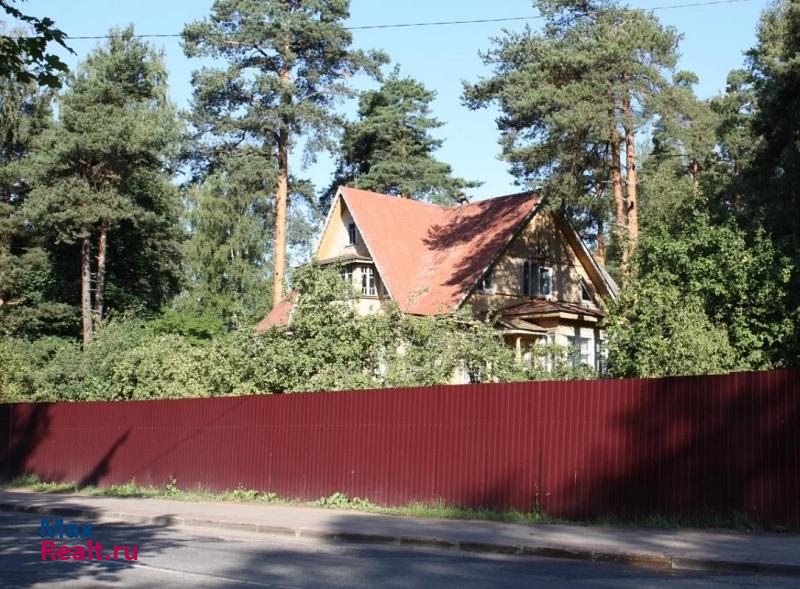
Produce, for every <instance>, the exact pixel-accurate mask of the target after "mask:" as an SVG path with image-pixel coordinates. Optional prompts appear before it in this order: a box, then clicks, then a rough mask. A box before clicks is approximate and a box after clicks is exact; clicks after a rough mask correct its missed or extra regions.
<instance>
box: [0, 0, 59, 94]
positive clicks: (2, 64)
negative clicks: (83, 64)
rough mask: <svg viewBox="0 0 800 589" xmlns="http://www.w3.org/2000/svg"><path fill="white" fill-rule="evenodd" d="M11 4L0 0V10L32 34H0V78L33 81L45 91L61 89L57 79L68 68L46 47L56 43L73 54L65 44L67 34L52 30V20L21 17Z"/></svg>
mask: <svg viewBox="0 0 800 589" xmlns="http://www.w3.org/2000/svg"><path fill="white" fill-rule="evenodd" d="M14 2H15V0H0V9H2V10H3V11H4V12H5V13H6V14H8V15H9V16H11V17H12V18H15V19H17V20H19V21H22V22H23V23H25V24H26V25H27V26H28V27H30V29H32V31H31V32H32V33H33V34H30V32H29V31H18V32H17V33H16V34H12V35H0V78H3V79H13V80H15V81H17V82H19V83H21V84H27V83H30V82H35V83H36V84H38V85H39V86H46V87H49V88H59V87H61V76H62V74H66V73H67V72H68V71H69V68H68V67H67V64H65V63H64V62H63V61H61V59H60V58H59V57H58V56H57V55H55V54H53V53H47V45H48V44H49V43H56V44H58V45H60V46H61V47H63V48H64V49H66V50H67V51H69V52H70V53H73V54H74V53H75V52H74V51H73V50H72V49H70V48H69V47H68V46H67V44H66V39H67V35H66V34H65V33H64V32H63V31H61V30H59V29H57V28H56V27H55V23H54V22H53V20H52V19H49V18H36V17H33V16H29V15H26V14H23V12H22V11H20V10H19V9H17V8H15V7H14V6H12V4H13V3H14ZM12 33H13V32H12Z"/></svg>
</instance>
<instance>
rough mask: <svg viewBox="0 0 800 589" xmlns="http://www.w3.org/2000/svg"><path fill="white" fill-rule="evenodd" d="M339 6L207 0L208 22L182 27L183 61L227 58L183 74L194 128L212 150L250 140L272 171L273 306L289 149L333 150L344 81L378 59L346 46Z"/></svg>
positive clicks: (281, 273) (296, 0) (338, 2)
mask: <svg viewBox="0 0 800 589" xmlns="http://www.w3.org/2000/svg"><path fill="white" fill-rule="evenodd" d="M348 9H349V0H309V1H305V2H303V1H301V0H264V1H262V2H252V1H251V0H216V1H215V2H214V4H213V5H212V7H211V15H210V17H209V18H208V19H206V20H203V21H200V22H196V23H193V24H190V25H188V26H187V27H186V28H185V29H184V31H183V38H184V51H185V53H186V55H187V56H189V57H211V58H215V59H223V60H225V61H227V67H226V68H224V69H215V68H205V69H203V70H200V71H199V72H196V73H195V75H194V77H193V84H194V87H195V101H196V103H197V104H198V105H200V104H202V105H203V109H202V110H203V111H204V112H203V113H202V118H201V119H198V120H197V121H195V126H198V124H200V125H202V126H200V127H198V128H199V129H200V130H201V131H202V132H204V133H205V134H206V135H207V136H208V141H209V142H210V143H211V144H212V145H213V144H216V143H219V142H221V143H223V144H225V143H228V144H229V143H230V142H231V141H237V140H238V141H239V142H240V143H244V142H250V143H252V144H253V145H255V146H257V147H259V148H260V149H262V150H263V152H264V155H263V162H264V163H265V164H269V165H270V166H271V167H272V169H274V170H275V174H274V177H275V187H274V188H275V220H274V227H275V230H274V248H273V260H274V263H273V285H272V286H273V288H272V290H273V302H274V303H277V302H279V301H280V300H281V299H282V297H283V294H284V293H283V289H284V278H285V273H286V241H287V213H288V208H289V193H290V191H291V187H290V182H291V180H292V179H291V176H290V170H289V153H290V150H291V148H292V147H293V146H297V145H298V143H299V142H300V141H301V140H302V139H305V140H306V142H305V150H306V155H307V156H308V157H313V156H314V154H315V153H317V152H318V151H319V150H320V149H323V148H326V149H330V150H333V148H334V146H333V142H332V140H331V139H332V137H333V135H334V134H335V132H336V131H338V130H339V129H340V128H341V126H342V122H341V120H340V117H339V116H338V115H337V114H336V113H335V112H334V111H333V109H332V106H333V105H334V103H335V102H336V100H337V99H339V98H341V97H345V96H349V95H351V91H350V89H349V88H348V86H347V85H346V84H345V82H346V78H348V77H351V76H353V75H354V74H356V73H357V72H359V71H366V72H367V73H369V74H371V75H375V76H377V75H378V73H379V71H378V68H379V66H380V64H382V63H384V62H385V61H386V57H385V56H384V55H383V54H381V53H377V52H373V53H370V54H366V53H364V52H361V51H353V50H351V49H350V44H351V42H352V36H351V34H350V32H349V31H348V30H347V29H346V28H345V27H344V24H343V23H344V21H345V19H347V17H348V16H349V12H348ZM195 110H196V111H197V110H198V109H197V108H196V109H195Z"/></svg>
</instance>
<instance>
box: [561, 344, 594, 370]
mask: <svg viewBox="0 0 800 589" xmlns="http://www.w3.org/2000/svg"><path fill="white" fill-rule="evenodd" d="M567 344H568V345H569V347H570V348H571V349H572V367H573V368H577V367H578V366H580V365H581V364H586V365H587V366H590V364H589V350H590V349H591V348H590V346H591V344H592V340H591V339H590V338H588V337H574V336H568V337H567Z"/></svg>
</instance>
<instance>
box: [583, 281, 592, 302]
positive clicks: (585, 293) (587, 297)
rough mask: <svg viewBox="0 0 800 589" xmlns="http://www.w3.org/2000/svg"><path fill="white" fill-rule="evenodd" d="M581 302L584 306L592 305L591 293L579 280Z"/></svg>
mask: <svg viewBox="0 0 800 589" xmlns="http://www.w3.org/2000/svg"><path fill="white" fill-rule="evenodd" d="M581 302H582V303H583V304H584V305H591V304H592V302H593V301H592V293H590V292H589V287H588V286H586V283H585V282H584V281H583V280H581Z"/></svg>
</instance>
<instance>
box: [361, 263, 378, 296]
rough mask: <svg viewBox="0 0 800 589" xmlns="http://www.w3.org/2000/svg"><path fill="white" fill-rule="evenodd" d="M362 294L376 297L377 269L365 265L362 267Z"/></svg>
mask: <svg viewBox="0 0 800 589" xmlns="http://www.w3.org/2000/svg"><path fill="white" fill-rule="evenodd" d="M361 294H365V295H368V296H371V297H374V296H376V295H377V294H378V290H377V289H376V288H375V271H374V270H373V269H372V268H369V267H365V268H362V269H361Z"/></svg>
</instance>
